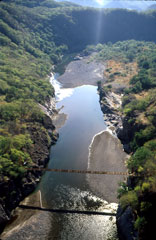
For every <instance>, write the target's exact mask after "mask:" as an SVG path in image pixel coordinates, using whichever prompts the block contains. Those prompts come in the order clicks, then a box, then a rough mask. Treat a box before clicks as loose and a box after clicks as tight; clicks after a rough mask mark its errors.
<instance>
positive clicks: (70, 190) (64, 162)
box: [40, 78, 117, 240]
mask: <svg viewBox="0 0 156 240" xmlns="http://www.w3.org/2000/svg"><path fill="white" fill-rule="evenodd" d="M52 81H53V82H52V83H53V85H54V87H55V91H56V99H57V108H58V109H61V111H60V114H61V113H64V114H66V116H67V120H66V122H65V124H64V126H62V127H61V128H60V129H59V139H58V142H57V144H56V145H55V146H52V148H51V157H50V162H49V164H48V167H49V168H61V169H78V170H87V168H88V155H89V146H90V144H91V142H92V139H93V137H94V136H95V135H96V134H97V133H99V132H101V131H103V130H105V129H106V125H105V123H104V120H103V114H102V112H101V109H100V104H99V95H98V93H97V87H96V86H90V85H84V86H81V87H77V88H74V89H60V84H59V83H58V82H57V81H56V79H55V78H54V79H53V80H52ZM99 170H100V169H99ZM92 177H93V178H94V175H93V176H92ZM40 190H41V192H42V201H43V206H44V207H48V208H53V209H65V210H80V211H82V210H92V211H104V212H110V213H111V212H114V211H115V209H116V207H117V204H108V203H107V202H106V201H104V200H103V199H101V198H98V197H97V196H96V195H95V194H94V193H92V191H91V190H90V187H89V184H88V182H87V181H86V175H84V174H70V173H46V174H45V175H44V176H43V178H42V181H41V184H40ZM54 219H55V221H54ZM52 222H53V224H54V222H55V229H54V227H53V226H52V227H51V231H50V232H49V235H48V239H49V240H50V239H62V240H65V239H69V240H70V239H71V240H72V239H79V238H80V239H84V240H88V239H99V240H100V239H101V240H102V239H109V237H110V236H111V235H114V232H115V217H112V216H93V215H87V216H86V215H80V214H66V215H65V214H62V215H59V214H53V216H52Z"/></svg>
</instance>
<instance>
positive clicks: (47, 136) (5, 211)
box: [0, 104, 58, 232]
mask: <svg viewBox="0 0 156 240" xmlns="http://www.w3.org/2000/svg"><path fill="white" fill-rule="evenodd" d="M48 106H49V104H48ZM41 108H42V110H43V111H44V112H45V115H44V117H43V121H42V122H41V123H39V122H38V123H37V122H36V123H34V122H29V123H27V125H26V128H27V129H26V131H27V133H28V134H29V135H30V138H31V140H32V142H33V146H32V147H31V148H30V150H29V154H30V156H31V159H32V163H33V166H34V167H44V166H45V165H46V164H47V162H48V160H49V149H50V146H51V145H52V144H55V143H56V141H57V138H58V135H57V132H56V131H55V126H54V125H53V120H52V117H51V113H52V112H55V113H56V111H55V109H54V107H52V106H51V108H49V107H43V106H41ZM41 175H42V174H41V172H35V171H27V172H26V173H25V174H24V176H23V177H22V178H21V177H17V178H15V179H10V180H7V181H1V182H0V232H2V231H3V229H4V227H5V225H6V223H7V222H8V221H9V220H10V219H11V217H12V210H13V209H15V208H16V207H17V206H18V204H19V203H20V201H22V200H23V199H24V198H25V197H27V196H28V195H29V194H30V193H32V192H33V191H34V190H35V188H36V186H37V184H38V183H39V181H40V178H41Z"/></svg>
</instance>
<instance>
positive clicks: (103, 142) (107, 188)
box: [87, 131, 128, 202]
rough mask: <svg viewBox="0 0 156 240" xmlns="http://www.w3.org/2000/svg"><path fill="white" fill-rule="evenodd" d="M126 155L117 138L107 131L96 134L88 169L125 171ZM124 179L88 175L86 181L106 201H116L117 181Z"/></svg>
mask: <svg viewBox="0 0 156 240" xmlns="http://www.w3.org/2000/svg"><path fill="white" fill-rule="evenodd" d="M127 158H128V155H127V154H126V153H125V152H124V151H123V148H122V145H121V143H120V141H119V139H118V138H116V137H115V136H113V135H112V134H111V133H110V132H109V131H103V132H101V133H99V134H97V135H96V136H95V137H94V139H93V141H92V143H91V145H90V155H89V163H88V169H89V170H95V171H96V170H97V171H98V170H99V171H112V172H113V171H116V172H126V167H125V161H126V160H127ZM124 179H125V177H124V176H116V175H94V176H92V175H88V176H87V181H88V184H89V186H90V188H91V190H92V191H93V192H94V193H97V194H98V196H100V197H103V198H104V199H105V200H106V201H108V202H117V189H118V188H119V185H118V183H119V182H121V181H123V180H124Z"/></svg>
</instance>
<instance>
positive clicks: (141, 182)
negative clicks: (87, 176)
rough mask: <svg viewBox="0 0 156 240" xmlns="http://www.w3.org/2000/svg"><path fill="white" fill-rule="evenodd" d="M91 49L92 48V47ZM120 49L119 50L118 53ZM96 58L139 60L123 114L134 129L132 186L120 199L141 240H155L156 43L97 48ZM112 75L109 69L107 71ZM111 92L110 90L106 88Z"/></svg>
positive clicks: (130, 163) (130, 162)
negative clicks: (130, 216) (129, 212)
mask: <svg viewBox="0 0 156 240" xmlns="http://www.w3.org/2000/svg"><path fill="white" fill-rule="evenodd" d="M89 48H90V47H89ZM117 49H118V50H117ZM96 51H97V54H96V56H95V58H98V59H99V60H101V61H102V59H104V60H110V59H118V60H120V61H121V62H124V63H125V64H127V63H129V62H130V61H131V60H132V59H129V57H127V53H128V55H132V54H133V61H137V64H138V74H137V75H135V76H134V77H132V78H131V79H129V87H128V88H127V89H126V90H125V93H124V97H123V101H122V111H123V114H124V116H125V119H126V122H127V124H128V125H129V128H130V129H131V130H130V131H131V136H129V138H130V147H131V151H132V156H131V157H130V159H129V160H128V162H127V167H128V170H129V172H130V173H132V174H134V175H135V176H131V177H129V181H128V184H125V183H122V184H121V187H120V189H119V200H120V203H121V206H122V208H123V209H125V208H127V207H128V206H131V208H132V210H133V213H134V218H135V228H136V229H137V230H138V232H139V239H141V240H142V239H153V237H152V234H153V233H154V231H155V227H154V224H153V219H154V217H155V215H154V209H155V199H156V74H155V67H156V65H155V58H156V44H155V43H150V42H143V41H142V42H136V41H134V40H131V41H126V42H119V43H118V42H117V43H115V44H113V45H111V44H105V45H101V44H100V48H99V45H98V46H97V47H96ZM125 66H126V65H125ZM106 71H107V72H108V71H109V69H106ZM104 89H105V90H106V91H108V88H107V87H104Z"/></svg>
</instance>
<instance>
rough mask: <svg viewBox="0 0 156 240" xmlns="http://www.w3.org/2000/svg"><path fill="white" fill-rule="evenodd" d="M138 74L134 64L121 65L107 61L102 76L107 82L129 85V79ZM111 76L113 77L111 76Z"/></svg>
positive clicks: (113, 61) (114, 61)
mask: <svg viewBox="0 0 156 240" xmlns="http://www.w3.org/2000/svg"><path fill="white" fill-rule="evenodd" d="M137 73H138V66H137V63H136V62H132V63H127V64H126V63H123V62H118V61H116V60H109V61H107V67H106V69H105V72H104V76H105V77H106V78H107V81H108V82H111V83H117V84H124V85H127V86H128V85H129V81H130V79H131V78H132V77H133V76H134V75H136V74H137ZM112 75H113V76H112Z"/></svg>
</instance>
